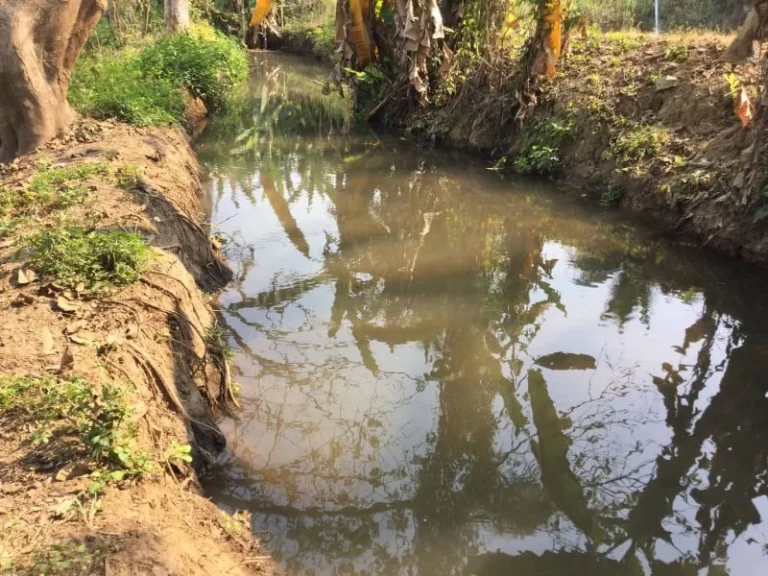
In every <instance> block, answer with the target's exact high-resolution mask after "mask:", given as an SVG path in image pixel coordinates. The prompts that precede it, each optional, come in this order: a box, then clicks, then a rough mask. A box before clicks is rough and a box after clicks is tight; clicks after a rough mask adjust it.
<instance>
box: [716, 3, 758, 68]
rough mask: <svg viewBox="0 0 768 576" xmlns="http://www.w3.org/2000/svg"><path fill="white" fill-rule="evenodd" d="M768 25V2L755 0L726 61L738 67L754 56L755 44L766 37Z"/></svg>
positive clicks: (729, 50) (729, 49)
mask: <svg viewBox="0 0 768 576" xmlns="http://www.w3.org/2000/svg"><path fill="white" fill-rule="evenodd" d="M766 24H768V0H755V1H754V4H753V6H752V10H751V11H750V12H749V15H748V16H747V20H746V22H744V25H743V26H742V27H741V29H740V30H739V33H738V35H737V36H736V38H735V39H734V40H733V42H731V45H730V46H729V47H728V50H726V52H725V60H726V61H727V62H730V63H731V64H734V65H736V64H741V63H742V62H744V61H745V60H746V59H747V58H749V57H750V56H752V54H753V52H754V48H753V43H754V42H755V40H761V39H763V38H764V37H765V27H766Z"/></svg>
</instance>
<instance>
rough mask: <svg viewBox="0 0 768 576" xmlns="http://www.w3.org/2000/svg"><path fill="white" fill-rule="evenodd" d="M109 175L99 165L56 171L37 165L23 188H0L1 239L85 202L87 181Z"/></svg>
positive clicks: (72, 167)
mask: <svg viewBox="0 0 768 576" xmlns="http://www.w3.org/2000/svg"><path fill="white" fill-rule="evenodd" d="M108 173H109V167H108V166H107V165H106V164H104V163H101V162H83V163H79V164H70V165H68V166H62V167H57V168H51V167H50V166H48V165H46V164H39V165H38V166H37V172H36V174H35V175H34V176H33V177H32V179H31V180H30V182H29V183H28V184H27V185H26V186H24V187H23V188H21V189H15V190H11V189H9V188H0V238H2V237H4V236H7V235H8V234H10V233H11V232H13V230H14V229H15V228H17V227H18V226H19V225H21V224H23V222H24V221H26V220H27V219H29V218H32V217H36V216H40V215H42V214H45V213H47V212H50V211H51V210H58V209H64V208H69V207H70V206H74V205H75V204H80V203H82V202H84V201H85V200H87V199H88V197H89V196H90V191H89V190H88V187H87V186H86V182H87V181H88V179H89V178H91V177H92V176H94V175H104V174H108Z"/></svg>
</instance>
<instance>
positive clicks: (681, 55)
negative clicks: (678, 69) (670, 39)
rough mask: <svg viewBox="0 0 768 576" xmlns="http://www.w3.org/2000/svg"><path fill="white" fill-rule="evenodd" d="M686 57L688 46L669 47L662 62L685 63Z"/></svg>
mask: <svg viewBox="0 0 768 576" xmlns="http://www.w3.org/2000/svg"><path fill="white" fill-rule="evenodd" d="M688 56H689V53H688V46H684V45H682V44H680V45H677V46H670V47H669V48H667V49H666V50H665V51H664V60H666V61H667V62H685V61H686V60H688Z"/></svg>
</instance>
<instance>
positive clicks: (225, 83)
mask: <svg viewBox="0 0 768 576" xmlns="http://www.w3.org/2000/svg"><path fill="white" fill-rule="evenodd" d="M138 62H139V65H140V67H141V70H142V73H143V76H144V78H145V79H147V80H150V81H152V82H160V83H163V82H170V84H171V85H173V86H176V87H183V88H186V89H188V90H189V91H190V92H191V93H192V94H193V95H194V96H197V97H199V98H201V99H202V100H203V101H204V102H205V104H206V105H207V106H208V107H209V108H210V109H212V110H216V109H219V108H222V107H223V106H224V105H225V103H226V101H227V95H228V94H229V92H231V91H232V90H233V89H234V88H236V87H237V86H238V85H239V84H241V83H242V82H244V81H245V79H246V77H247V75H248V60H247V58H246V54H245V51H244V50H243V49H242V46H241V45H240V44H239V43H238V42H236V41H235V40H233V39H232V38H228V37H226V36H224V35H223V34H221V33H219V32H216V31H215V30H213V29H211V28H208V27H202V26H197V27H195V28H193V30H192V31H191V32H190V33H188V34H174V35H172V36H167V37H165V38H162V39H161V40H159V41H157V42H155V43H154V44H151V45H149V46H147V47H146V48H145V49H144V50H143V51H142V52H141V53H140V55H139V58H138Z"/></svg>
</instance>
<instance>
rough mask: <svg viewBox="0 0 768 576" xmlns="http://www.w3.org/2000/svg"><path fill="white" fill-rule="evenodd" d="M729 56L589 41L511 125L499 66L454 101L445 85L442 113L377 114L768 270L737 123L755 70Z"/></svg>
mask: <svg viewBox="0 0 768 576" xmlns="http://www.w3.org/2000/svg"><path fill="white" fill-rule="evenodd" d="M727 46H728V38H725V37H720V36H717V35H708V36H701V35H695V34H689V35H681V36H662V37H659V38H657V37H654V36H650V35H642V34H635V33H615V34H607V35H598V36H594V37H591V38H588V39H585V40H583V39H580V40H578V41H575V42H574V45H573V47H572V50H571V53H570V54H569V56H568V57H567V58H566V59H564V60H562V61H561V63H560V65H559V66H560V67H559V70H558V74H557V77H556V78H554V79H552V80H551V81H547V82H546V83H545V84H544V86H543V90H542V92H541V93H540V94H538V95H537V99H538V101H537V103H536V107H535V109H534V112H533V114H532V115H529V116H528V117H526V118H524V120H523V121H522V122H518V121H517V120H516V118H515V115H516V114H517V112H518V110H519V107H518V101H517V96H516V93H515V91H516V86H517V84H516V80H517V78H518V68H517V63H516V62H514V61H512V60H509V59H508V60H502V61H501V62H495V63H494V65H493V66H491V65H490V64H478V65H477V66H476V68H477V70H476V71H474V72H473V73H471V74H470V78H469V80H467V81H466V82H464V83H463V84H462V85H461V87H460V88H459V89H458V90H456V91H455V92H451V93H447V92H446V91H444V90H445V89H444V88H443V87H444V86H449V87H450V86H453V85H455V84H456V83H455V82H453V83H452V82H451V81H446V82H443V83H442V84H441V88H438V91H437V93H436V94H435V98H434V101H435V102H437V103H439V105H432V106H430V107H428V108H426V109H414V108H411V109H410V110H409V111H408V112H407V113H405V114H403V106H402V103H401V102H397V101H395V99H393V101H392V102H391V103H389V104H388V105H387V108H388V111H385V112H384V113H383V114H382V116H384V117H385V118H387V117H388V118H389V120H390V121H392V122H394V123H396V124H398V125H399V126H400V127H402V128H405V129H406V130H408V131H410V132H412V133H414V134H417V135H421V136H424V137H426V138H429V139H430V140H432V141H434V142H437V143H443V144H447V145H451V146H456V147H462V148H470V149H473V150H476V151H479V152H480V153H482V154H486V155H488V156H489V157H491V158H492V159H493V160H494V161H495V162H496V163H497V167H498V168H502V169H513V170H516V171H517V172H521V173H533V174H539V175H544V176H547V177H550V178H553V179H554V180H556V181H561V182H563V183H567V187H568V188H567V189H568V191H571V192H575V193H578V194H580V195H588V196H591V197H593V198H595V199H597V200H598V201H600V203H602V204H604V205H611V204H619V205H621V207H622V208H626V209H628V210H630V211H632V212H635V213H637V214H639V215H641V216H643V217H644V218H646V219H647V220H649V221H651V222H653V223H655V224H660V225H663V226H665V227H667V228H669V229H671V230H674V233H675V234H676V235H679V236H681V237H682V238H688V239H692V240H693V241H695V242H696V243H697V244H698V245H700V246H709V247H713V248H716V249H717V250H720V251H722V252H725V253H728V254H730V255H734V256H740V257H742V258H744V259H745V260H748V261H751V262H756V263H760V264H763V265H768V198H767V197H766V196H765V195H764V194H763V193H762V191H761V189H760V186H759V183H757V184H758V185H757V186H755V185H754V184H755V182H754V181H752V182H750V173H751V172H752V168H754V164H755V157H757V156H759V154H755V150H754V148H753V147H752V145H753V143H754V141H755V131H756V129H755V128H754V123H753V125H752V126H750V127H747V128H744V127H743V126H742V123H741V121H740V120H739V118H738V117H737V116H736V114H735V113H734V108H735V98H736V97H737V96H738V93H739V92H740V88H741V87H744V88H745V89H746V91H747V93H748V94H749V95H750V96H751V97H752V101H753V102H754V103H755V106H757V101H758V100H759V89H758V86H759V83H760V75H761V74H760V73H761V70H760V65H759V64H757V63H748V64H746V65H744V66H741V67H739V68H737V69H733V68H732V67H731V66H730V65H728V64H726V63H725V62H724V61H723V54H724V53H725V51H726V49H727ZM465 72H466V71H465ZM454 73H458V74H459V75H461V73H462V71H457V70H454ZM451 89H452V88H451ZM441 91H443V92H442V93H441Z"/></svg>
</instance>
